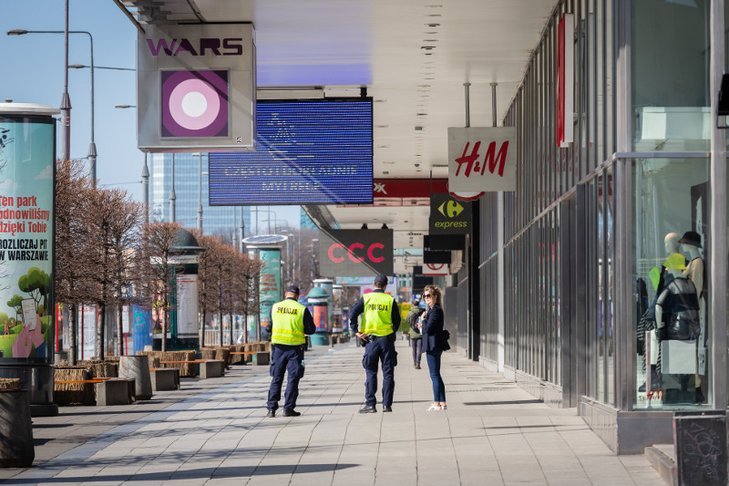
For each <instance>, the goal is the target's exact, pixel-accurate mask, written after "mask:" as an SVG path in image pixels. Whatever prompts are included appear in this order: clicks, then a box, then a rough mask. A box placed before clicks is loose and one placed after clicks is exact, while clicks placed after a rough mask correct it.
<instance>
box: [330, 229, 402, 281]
mask: <svg viewBox="0 0 729 486" xmlns="http://www.w3.org/2000/svg"><path fill="white" fill-rule="evenodd" d="M392 248H393V241H392V230H390V229H385V230H381V229H377V230H374V229H372V230H333V229H330V230H327V231H326V233H324V234H322V235H321V241H320V242H319V272H320V274H321V276H322V277H365V276H372V275H374V274H377V273H382V274H384V275H392V274H393V265H392V254H393V251H392Z"/></svg>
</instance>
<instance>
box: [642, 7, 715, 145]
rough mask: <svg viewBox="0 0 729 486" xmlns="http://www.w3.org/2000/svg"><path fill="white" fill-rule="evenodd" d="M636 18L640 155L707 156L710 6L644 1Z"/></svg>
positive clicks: (709, 130) (709, 126) (709, 121)
mask: <svg viewBox="0 0 729 486" xmlns="http://www.w3.org/2000/svg"><path fill="white" fill-rule="evenodd" d="M632 18H633V29H632V47H633V49H632V93H633V145H634V149H635V150H636V151H643V152H648V151H650V152H652V151H674V152H675V151H697V150H707V149H708V140H709V138H710V135H711V127H712V120H711V116H710V111H711V110H710V107H709V52H710V51H709V1H708V0H690V1H677V0H672V1H669V0H640V1H636V2H633V15H632Z"/></svg>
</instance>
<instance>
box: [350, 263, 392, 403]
mask: <svg viewBox="0 0 729 486" xmlns="http://www.w3.org/2000/svg"><path fill="white" fill-rule="evenodd" d="M374 286H375V290H374V291H372V292H370V293H368V294H365V295H364V296H363V297H362V298H360V299H359V300H358V301H357V303H356V304H354V306H353V307H352V311H351V313H350V315H349V327H350V329H351V330H352V334H355V335H356V336H357V339H359V340H360V342H362V344H363V345H364V348H365V350H364V356H363V357H362V366H363V367H364V369H365V377H366V378H365V405H364V407H362V408H361V409H360V411H359V413H374V412H377V408H376V407H375V405H376V404H377V399H376V398H375V393H377V369H378V365H379V362H382V411H383V412H392V397H393V394H394V392H395V366H397V351H395V332H396V331H397V329H398V328H399V327H400V310H399V309H398V306H397V302H395V299H394V298H393V297H392V296H390V295H388V294H386V293H385V288H386V287H387V277H386V276H385V275H377V276H376V277H375V281H374ZM360 315H361V316H362V319H361V321H362V322H361V326H358V325H357V318H358V317H359V316H360Z"/></svg>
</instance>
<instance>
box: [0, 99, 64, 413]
mask: <svg viewBox="0 0 729 486" xmlns="http://www.w3.org/2000/svg"><path fill="white" fill-rule="evenodd" d="M56 113H57V110H55V109H53V108H50V107H45V106H40V105H30V104H21V103H0V377H4V378H20V379H21V382H22V386H23V388H25V389H27V390H29V391H30V397H31V407H32V414H33V415H35V416H38V415H55V414H57V413H58V407H57V406H56V405H54V404H53V372H52V369H51V367H50V365H51V362H52V359H53V342H54V339H53V336H54V313H53V309H54V308H55V306H54V302H53V268H54V252H53V210H54V199H53V189H54V176H55V164H54V152H55V135H56V132H55V123H56V122H55V120H54V119H53V118H52V116H51V115H53V114H56Z"/></svg>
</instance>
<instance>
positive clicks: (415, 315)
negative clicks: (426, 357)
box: [406, 299, 423, 370]
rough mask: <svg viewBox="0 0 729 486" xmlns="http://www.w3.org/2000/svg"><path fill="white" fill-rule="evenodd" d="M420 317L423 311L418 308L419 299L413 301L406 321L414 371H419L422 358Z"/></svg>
mask: <svg viewBox="0 0 729 486" xmlns="http://www.w3.org/2000/svg"><path fill="white" fill-rule="evenodd" d="M422 316H423V310H422V309H421V308H420V299H413V303H412V306H411V307H410V312H409V313H408V315H407V318H406V319H407V322H408V325H409V329H408V335H409V336H410V348H411V349H412V352H413V368H415V369H416V370H419V369H420V361H421V358H422V356H423V335H422V334H421V332H420V328H421V327H422V320H421V317H422Z"/></svg>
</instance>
